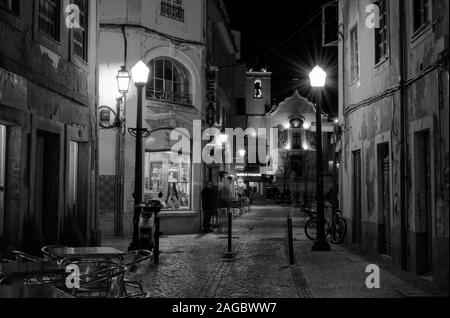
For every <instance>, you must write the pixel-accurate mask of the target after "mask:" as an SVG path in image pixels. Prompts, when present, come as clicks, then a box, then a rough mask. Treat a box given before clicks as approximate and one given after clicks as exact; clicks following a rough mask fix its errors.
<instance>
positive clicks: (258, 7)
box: [224, 0, 338, 115]
mask: <svg viewBox="0 0 450 318" xmlns="http://www.w3.org/2000/svg"><path fill="white" fill-rule="evenodd" d="M224 1H225V4H226V5H227V7H228V11H229V14H230V18H231V21H232V27H233V28H234V29H237V30H240V31H241V32H242V57H243V58H242V63H245V64H247V65H253V64H254V63H259V64H262V65H265V66H267V67H268V68H269V70H270V71H272V72H273V80H272V85H273V89H272V95H273V97H274V98H275V99H276V102H277V103H279V102H281V101H283V100H284V99H285V98H287V97H289V96H291V95H292V94H293V93H294V91H295V90H296V89H298V90H299V92H300V94H301V95H303V96H306V97H310V96H311V95H310V93H311V92H310V87H309V78H308V74H309V72H310V70H311V69H312V68H313V67H314V66H315V65H317V64H319V65H320V66H321V67H322V68H324V69H325V70H326V71H327V73H328V76H329V77H330V78H329V81H328V84H327V88H326V90H325V94H324V95H325V96H324V97H325V103H324V104H323V111H325V112H326V113H328V114H330V115H335V114H337V108H338V86H337V79H338V61H337V56H338V50H337V47H332V48H322V45H321V43H322V25H321V20H322V15H321V5H322V4H325V3H328V2H330V0H307V1H300V0H280V1H269V0H240V1H239V0H224ZM315 16H316V18H314V17H315ZM311 20H312V23H309V24H308V25H307V26H305V24H307V22H309V21H311ZM336 33H337V32H336Z"/></svg>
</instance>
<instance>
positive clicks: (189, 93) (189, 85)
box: [145, 56, 194, 107]
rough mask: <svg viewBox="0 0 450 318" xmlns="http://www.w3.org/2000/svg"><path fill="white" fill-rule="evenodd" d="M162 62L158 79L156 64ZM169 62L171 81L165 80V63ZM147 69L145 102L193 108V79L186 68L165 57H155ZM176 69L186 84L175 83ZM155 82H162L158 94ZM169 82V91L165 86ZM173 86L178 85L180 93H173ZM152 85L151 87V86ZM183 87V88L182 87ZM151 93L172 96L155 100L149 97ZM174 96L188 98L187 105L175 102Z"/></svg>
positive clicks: (176, 61)
mask: <svg viewBox="0 0 450 318" xmlns="http://www.w3.org/2000/svg"><path fill="white" fill-rule="evenodd" d="M159 61H162V63H163V65H162V71H163V73H162V77H158V76H157V75H159V74H157V72H156V63H157V62H159ZM167 62H170V63H171V74H172V76H171V77H172V79H171V80H169V79H166V63H167ZM148 64H149V68H150V70H151V71H150V78H149V80H148V82H147V85H146V94H145V95H146V99H147V100H156V101H160V102H163V103H171V104H176V105H182V106H186V107H194V98H193V79H192V75H191V74H190V72H189V70H188V69H187V67H186V66H184V65H183V64H182V63H181V62H179V61H178V60H176V59H173V58H170V57H166V56H162V57H157V58H154V59H152V60H151V61H150V62H149V63H148ZM176 68H177V70H178V72H179V73H181V75H183V76H184V77H185V80H186V83H184V84H183V82H182V81H175V80H174V78H175V76H174V74H175V69H176ZM157 81H162V83H163V88H162V91H161V92H158V91H157V90H158V89H157V86H156V83H157ZM168 82H170V83H171V89H167V88H166V85H167V83H168ZM175 84H178V85H179V86H180V87H181V88H182V89H181V90H180V91H175V90H174V89H175ZM151 85H152V86H151ZM183 86H184V87H183ZM151 91H153V92H154V93H158V94H159V93H162V95H164V94H166V93H169V94H171V95H172V99H170V98H164V97H162V98H157V97H156V98H155V97H151V94H150V92H151ZM176 94H180V97H181V98H182V99H184V98H188V100H189V102H188V103H184V102H182V101H181V102H179V101H176V100H175V95H176Z"/></svg>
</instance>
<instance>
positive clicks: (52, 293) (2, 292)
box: [0, 284, 75, 299]
mask: <svg viewBox="0 0 450 318" xmlns="http://www.w3.org/2000/svg"><path fill="white" fill-rule="evenodd" d="M2 298H30V299H32V298H75V297H73V296H72V295H69V294H67V293H65V292H63V291H62V290H59V289H57V288H56V287H53V286H49V285H28V286H25V285H18V284H17V285H3V286H0V299H2Z"/></svg>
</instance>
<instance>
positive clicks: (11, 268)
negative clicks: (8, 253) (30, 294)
mask: <svg viewBox="0 0 450 318" xmlns="http://www.w3.org/2000/svg"><path fill="white" fill-rule="evenodd" d="M65 271H66V268H65V267H64V266H62V265H59V264H58V263H56V262H45V261H38V262H30V263H15V262H13V263H4V264H3V263H1V264H0V284H1V282H2V280H5V279H15V278H31V277H35V276H45V275H59V274H63V275H64V274H65Z"/></svg>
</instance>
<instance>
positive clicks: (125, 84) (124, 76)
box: [116, 65, 131, 95]
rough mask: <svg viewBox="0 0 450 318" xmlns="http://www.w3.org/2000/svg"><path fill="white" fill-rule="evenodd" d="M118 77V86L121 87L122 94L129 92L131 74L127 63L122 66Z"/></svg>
mask: <svg viewBox="0 0 450 318" xmlns="http://www.w3.org/2000/svg"><path fill="white" fill-rule="evenodd" d="M116 79H117V86H118V87H119V92H120V93H121V94H122V95H125V94H127V93H128V91H129V89H130V82H131V76H130V73H129V72H128V70H127V67H126V66H125V65H123V66H122V67H121V68H120V70H119V73H118V74H117V76H116Z"/></svg>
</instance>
